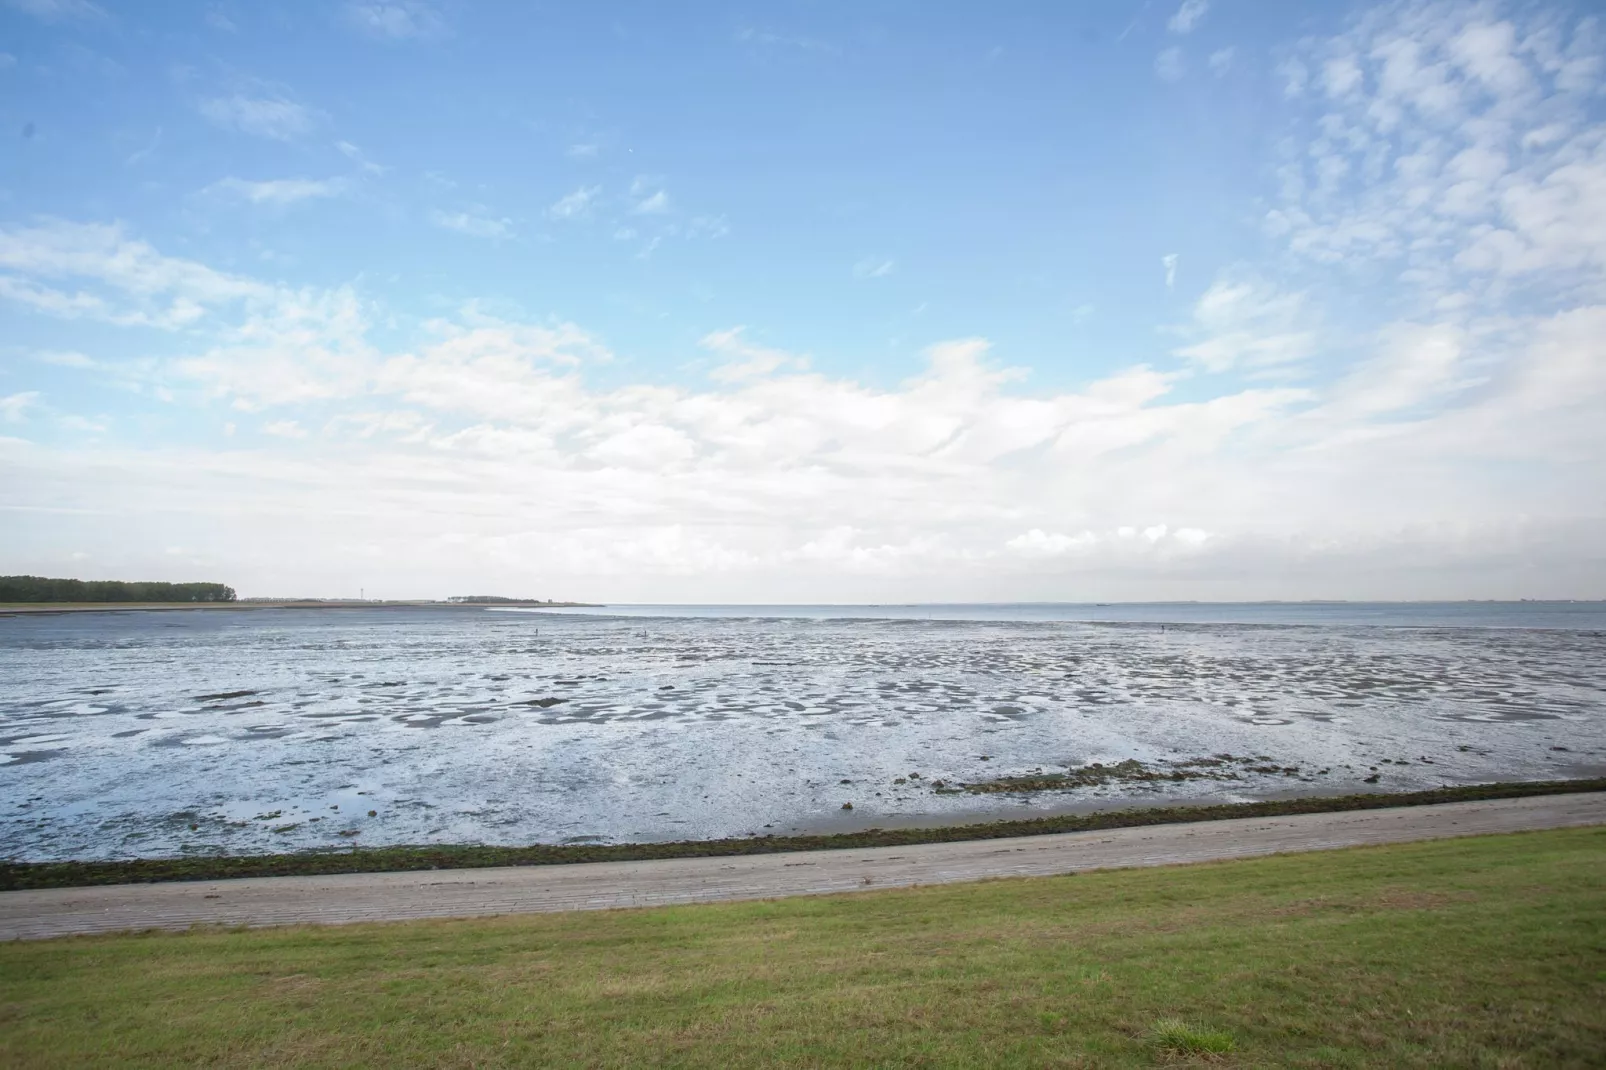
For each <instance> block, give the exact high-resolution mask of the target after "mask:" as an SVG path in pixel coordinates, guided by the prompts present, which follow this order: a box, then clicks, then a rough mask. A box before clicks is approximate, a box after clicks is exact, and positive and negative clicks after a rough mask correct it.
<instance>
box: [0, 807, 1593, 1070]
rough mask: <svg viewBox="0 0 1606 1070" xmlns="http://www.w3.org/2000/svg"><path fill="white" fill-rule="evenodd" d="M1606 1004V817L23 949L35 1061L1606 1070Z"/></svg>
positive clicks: (25, 1012)
mask: <svg viewBox="0 0 1606 1070" xmlns="http://www.w3.org/2000/svg"><path fill="white" fill-rule="evenodd" d="M1603 1007H1606V829H1603V828H1592V829H1575V830H1561V831H1554V832H1535V833H1522V834H1517V835H1511V836H1491V837H1479V838H1472V839H1460V840H1444V841H1438V842H1432V843H1422V844H1409V845H1399V846H1390V847H1377V848H1359V849H1351V850H1345V851H1335V852H1324V853H1315V854H1301V855H1287V856H1278V857H1272V858H1265V859H1257V860H1253V861H1239V862H1226V863H1217V864H1210V865H1198V866H1187V867H1173V868H1164V869H1146V870H1127V871H1117V872H1101V873H1092V874H1083V875H1078V876H1068V877H1055V878H1037V879H1026V880H999V881H987V882H982V883H979V884H970V885H951V886H945V887H933V888H921V889H912V890H900V891H886V892H869V893H860V894H855V895H842V896H832V897H822V898H801V899H790V900H782V901H774V902H760V903H736V904H718V905H706V906H695V907H677V908H669V909H653V910H632V911H611V912H598V913H570V914H547V915H527V916H520V917H509V918H498V919H480V920H463V921H431V922H401V923H394V924H389V925H362V926H350V927H331V928H295V929H278V930H258V931H227V932H225V931H196V932H191V933H186V934H144V935H126V936H116V937H82V938H71V939H64V940H54V941H45V942H38V943H15V944H9V945H4V946H0V1065H4V1066H6V1067H57V1066H117V1067H127V1066H135V1067H138V1066H173V1065H206V1066H216V1067H242V1066H282V1065H302V1066H451V1067H470V1066H474V1067H503V1066H532V1065H550V1066H603V1067H613V1066H617V1067H636V1066H717V1067H730V1066H753V1065H774V1066H797V1067H820V1066H859V1067H905V1066H907V1067H916V1066H965V1067H989V1066H1033V1067H1037V1066H1110V1067H1121V1066H1152V1065H1163V1064H1181V1065H1187V1064H1189V1063H1198V1064H1200V1065H1204V1064H1206V1063H1210V1064H1213V1065H1227V1066H1244V1067H1249V1066H1305V1067H1362V1066H1366V1067H1433V1068H1439V1067H1490V1068H1495V1067H1502V1068H1503V1067H1586V1066H1594V1067H1599V1066H1601V1065H1602V1063H1603V1060H1606V1014H1603V1013H1602V1010H1601V1009H1602V1008H1603ZM1166 1019H1177V1020H1178V1021H1179V1022H1181V1023H1186V1024H1185V1025H1183V1026H1182V1027H1181V1028H1180V1029H1173V1028H1171V1027H1170V1026H1169V1025H1168V1026H1167V1027H1166V1028H1164V1030H1162V1029H1160V1028H1159V1027H1158V1023H1162V1022H1163V1021H1164V1020H1166ZM1223 1039H1225V1040H1226V1041H1227V1042H1228V1043H1225V1044H1224V1043H1222V1040H1223ZM1172 1041H1178V1043H1172ZM1229 1044H1230V1047H1231V1050H1230V1051H1223V1050H1220V1049H1223V1048H1226V1047H1228V1046H1229ZM1201 1049H1202V1050H1201Z"/></svg>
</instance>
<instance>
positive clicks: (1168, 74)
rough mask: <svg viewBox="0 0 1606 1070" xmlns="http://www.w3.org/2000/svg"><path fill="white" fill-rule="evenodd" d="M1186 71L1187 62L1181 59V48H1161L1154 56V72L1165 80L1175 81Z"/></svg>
mask: <svg viewBox="0 0 1606 1070" xmlns="http://www.w3.org/2000/svg"><path fill="white" fill-rule="evenodd" d="M1187 72H1188V68H1187V64H1186V63H1184V62H1183V59H1182V49H1180V48H1175V47H1173V48H1166V49H1162V50H1161V51H1160V53H1159V55H1157V56H1155V57H1154V73H1155V74H1157V75H1159V76H1160V77H1161V78H1162V79H1164V80H1165V81H1167V82H1175V81H1177V80H1178V79H1179V78H1181V77H1182V76H1183V75H1184V74H1186V73H1187Z"/></svg>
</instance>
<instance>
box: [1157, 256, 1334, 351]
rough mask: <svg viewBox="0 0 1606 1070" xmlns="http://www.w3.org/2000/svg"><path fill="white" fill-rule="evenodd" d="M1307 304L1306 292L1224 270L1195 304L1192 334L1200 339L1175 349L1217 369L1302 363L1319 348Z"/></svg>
mask: <svg viewBox="0 0 1606 1070" xmlns="http://www.w3.org/2000/svg"><path fill="white" fill-rule="evenodd" d="M1305 305H1306V302H1305V298H1304V296H1303V295H1302V294H1298V293H1285V292H1283V291H1281V290H1279V289H1278V288H1277V287H1275V286H1273V285H1271V284H1270V283H1267V282H1265V281H1264V280H1261V279H1257V278H1254V277H1246V276H1235V275H1224V276H1222V277H1220V278H1218V279H1217V280H1216V281H1215V282H1214V283H1212V284H1211V286H1210V288H1209V289H1207V290H1206V291H1205V292H1204V294H1202V295H1201V296H1200V298H1199V300H1198V302H1197V303H1196V304H1195V305H1194V308H1193V322H1192V324H1191V325H1190V326H1189V327H1188V328H1187V329H1186V333H1187V334H1189V335H1191V336H1193V337H1194V338H1195V339H1197V340H1196V341H1194V342H1192V343H1191V344H1189V345H1186V346H1182V347H1181V348H1179V349H1177V350H1175V353H1176V355H1177V356H1180V357H1183V358H1185V359H1187V360H1190V361H1195V362H1197V363H1198V364H1199V365H1200V366H1201V367H1203V368H1204V369H1205V370H1206V371H1211V372H1224V371H1228V370H1229V369H1234V368H1236V369H1239V370H1255V369H1267V368H1272V367H1276V366H1280V365H1288V364H1294V363H1298V362H1300V361H1303V360H1305V359H1306V358H1308V357H1310V356H1311V355H1312V354H1314V352H1315V351H1316V342H1317V335H1316V332H1315V330H1314V329H1313V328H1312V326H1311V323H1310V319H1311V317H1310V314H1309V313H1308V311H1307V309H1306V307H1305Z"/></svg>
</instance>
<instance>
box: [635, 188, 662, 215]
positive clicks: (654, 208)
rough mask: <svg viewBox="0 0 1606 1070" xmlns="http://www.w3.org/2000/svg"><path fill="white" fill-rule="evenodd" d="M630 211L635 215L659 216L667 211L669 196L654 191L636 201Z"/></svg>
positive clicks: (660, 191) (659, 191)
mask: <svg viewBox="0 0 1606 1070" xmlns="http://www.w3.org/2000/svg"><path fill="white" fill-rule="evenodd" d="M630 210H631V211H632V212H635V213H636V214H637V215H661V214H663V213H664V212H667V211H669V194H668V193H666V192H664V191H663V190H655V191H654V192H652V193H650V194H648V195H647V196H645V197H642V198H641V199H640V200H638V201H637V202H636V203H635V204H634V205H632V206H631V209H630Z"/></svg>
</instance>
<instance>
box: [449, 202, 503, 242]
mask: <svg viewBox="0 0 1606 1070" xmlns="http://www.w3.org/2000/svg"><path fill="white" fill-rule="evenodd" d="M429 221H430V222H431V223H434V224H435V225H436V226H437V227H440V228H441V229H442V230H455V231H457V232H458V233H459V234H467V235H468V236H470V237H472V238H497V239H500V238H511V237H512V236H513V221H512V220H511V219H506V218H503V219H496V218H493V217H492V216H490V215H488V214H486V213H485V211H484V210H483V209H477V210H475V211H464V212H443V211H440V210H439V209H437V210H436V211H433V212H431V213H430V215H429Z"/></svg>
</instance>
